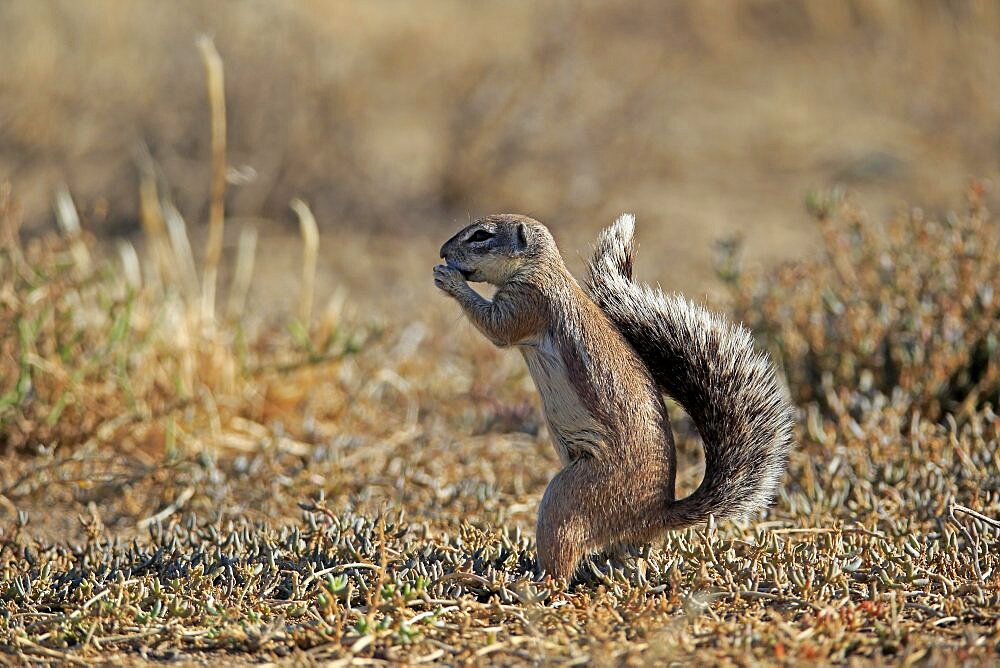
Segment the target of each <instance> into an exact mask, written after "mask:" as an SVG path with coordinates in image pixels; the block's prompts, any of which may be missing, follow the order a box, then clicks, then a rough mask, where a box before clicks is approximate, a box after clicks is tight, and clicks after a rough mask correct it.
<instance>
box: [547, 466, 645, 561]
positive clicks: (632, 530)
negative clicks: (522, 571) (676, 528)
mask: <svg viewBox="0 0 1000 668" xmlns="http://www.w3.org/2000/svg"><path fill="white" fill-rule="evenodd" d="M648 481H649V479H648V477H647V476H643V475H636V472H626V471H623V470H622V468H621V467H616V466H613V465H611V464H609V463H605V462H602V461H600V460H598V459H593V458H586V459H578V460H576V461H574V462H573V463H571V464H569V465H568V466H566V467H565V468H564V469H563V470H562V471H560V472H559V473H558V474H556V476H555V477H554V478H552V481H551V482H549V486H548V487H547V488H546V490H545V496H543V497H542V503H541V505H540V506H539V508H538V527H537V530H536V537H535V542H536V544H537V549H538V566H539V569H540V570H541V571H543V572H544V573H547V574H549V575H551V576H553V577H556V578H562V579H566V580H570V579H572V577H573V575H574V573H575V572H576V569H577V567H578V566H579V564H580V560H581V559H582V558H583V557H585V556H586V555H588V554H590V553H591V552H593V551H595V550H598V549H600V548H603V547H605V546H608V545H612V544H615V543H628V544H632V545H636V544H642V543H646V542H649V541H650V540H652V539H653V538H654V537H655V536H656V535H657V534H658V533H659V531H658V525H659V523H658V522H657V521H656V520H658V519H659V516H660V514H661V510H660V509H661V508H662V506H663V503H664V494H663V491H662V490H658V489H656V486H652V487H651V486H650V485H648V484H646V483H648Z"/></svg>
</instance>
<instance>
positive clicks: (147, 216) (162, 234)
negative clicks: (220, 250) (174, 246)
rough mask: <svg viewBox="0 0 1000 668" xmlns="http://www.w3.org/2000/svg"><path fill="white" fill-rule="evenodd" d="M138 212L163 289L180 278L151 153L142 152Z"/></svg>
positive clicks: (141, 150) (140, 156)
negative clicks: (172, 260) (161, 204)
mask: <svg viewBox="0 0 1000 668" xmlns="http://www.w3.org/2000/svg"><path fill="white" fill-rule="evenodd" d="M139 171H140V174H141V176H140V177H139V211H140V218H141V220H142V227H143V230H144V231H145V233H146V238H147V239H149V255H151V256H152V258H153V267H154V268H155V271H156V278H157V280H158V282H159V284H160V285H161V286H165V285H166V284H167V283H169V282H171V281H173V280H174V279H176V278H177V274H178V272H177V267H175V266H173V264H172V262H171V258H170V253H169V251H168V250H167V248H168V242H167V234H166V231H165V229H164V223H163V218H164V216H163V209H162V207H161V206H160V195H159V192H158V189H157V187H156V176H155V170H154V167H153V159H152V157H150V155H149V151H148V149H146V148H145V147H142V148H141V149H140V150H139Z"/></svg>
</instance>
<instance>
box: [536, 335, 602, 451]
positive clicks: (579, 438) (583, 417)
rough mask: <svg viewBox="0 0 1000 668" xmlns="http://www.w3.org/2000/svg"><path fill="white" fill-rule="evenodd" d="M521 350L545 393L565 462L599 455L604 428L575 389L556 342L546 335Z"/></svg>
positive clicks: (550, 421)
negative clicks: (536, 342) (585, 456)
mask: <svg viewBox="0 0 1000 668" xmlns="http://www.w3.org/2000/svg"><path fill="white" fill-rule="evenodd" d="M521 353H522V354H523V355H524V361H525V362H527V364H528V371H529V372H530V373H531V377H532V379H533V380H534V381H535V387H537V388H538V393H539V394H540V395H541V397H542V409H543V410H544V412H545V421H546V422H547V423H548V425H549V432H550V433H551V434H552V441H553V444H554V445H555V447H556V452H557V453H558V455H559V460H560V461H561V462H562V463H563V465H566V464H568V463H570V462H571V461H573V460H575V459H578V458H579V457H581V456H583V455H587V454H589V455H592V456H596V455H597V454H598V453H599V450H600V448H601V446H602V443H603V441H604V437H603V430H602V429H601V425H600V423H599V422H598V421H597V420H596V419H594V416H593V415H592V414H591V413H590V411H589V410H587V408H586V407H585V406H584V405H583V403H582V402H581V401H580V397H579V395H578V394H577V392H576V391H575V390H574V389H573V385H572V384H571V383H570V379H569V373H568V370H567V369H566V363H565V362H564V361H563V358H562V356H561V355H560V354H559V350H558V348H557V347H556V345H555V343H554V342H553V341H552V340H551V339H550V338H548V337H545V338H543V339H542V340H541V341H540V342H539V343H538V344H537V345H531V346H523V347H522V348H521Z"/></svg>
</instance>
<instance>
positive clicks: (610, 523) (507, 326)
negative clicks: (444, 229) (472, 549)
mask: <svg viewBox="0 0 1000 668" xmlns="http://www.w3.org/2000/svg"><path fill="white" fill-rule="evenodd" d="M441 257H442V258H444V259H445V260H446V261H447V264H445V265H438V266H437V267H435V268H434V279H435V284H436V285H437V286H438V287H439V288H440V289H442V290H443V291H444V292H446V293H447V294H449V295H450V296H452V297H453V298H454V299H455V300H456V301H457V302H458V303H459V304H460V305H461V306H462V308H463V310H464V311H465V314H466V315H467V316H468V318H469V320H470V321H471V322H472V323H473V324H474V325H475V326H476V327H477V328H478V329H479V330H480V331H481V332H482V333H483V334H484V335H485V336H486V337H487V338H489V339H490V340H491V341H492V342H493V343H495V344H496V345H498V346H517V347H518V349H519V350H520V351H521V353H522V355H523V356H524V358H525V361H526V362H527V364H528V368H529V371H530V372H531V375H532V378H533V379H534V381H535V384H536V386H537V387H538V390H539V393H540V395H541V397H542V405H543V410H544V412H545V416H546V420H547V422H548V425H549V431H550V433H551V434H552V437H553V441H554V443H555V446H556V450H557V452H558V453H559V456H560V459H561V461H562V463H563V469H562V470H561V471H560V472H559V473H558V474H557V475H556V476H555V477H554V478H553V479H552V481H551V482H550V483H549V486H548V488H547V489H546V491H545V495H544V497H543V498H542V502H541V505H540V507H539V513H538V526H537V544H538V559H539V566H540V568H541V569H542V570H543V571H544V572H546V573H548V574H551V575H553V576H555V577H558V578H567V579H568V578H571V577H572V575H573V573H574V572H575V570H576V568H577V565H578V564H579V562H580V559H581V558H582V557H584V556H585V555H586V554H588V553H589V552H591V551H593V550H596V549H599V548H601V547H604V546H607V545H609V544H613V543H643V542H648V541H649V540H651V539H653V538H654V537H656V536H657V535H658V534H660V533H662V532H663V531H664V530H666V529H668V528H673V527H676V526H678V525H679V522H678V519H679V518H678V516H677V514H676V513H675V512H672V511H673V510H680V509H679V508H677V506H678V505H679V504H677V502H675V501H674V477H675V468H676V466H675V453H674V442H673V436H672V434H671V431H670V424H669V420H668V418H667V413H666V410H665V408H664V404H663V398H662V396H661V394H660V389H659V387H658V385H657V380H656V379H655V378H654V375H653V374H652V373H651V371H650V369H649V368H648V367H647V365H646V363H644V361H643V359H642V358H640V356H639V354H638V353H637V352H636V349H635V348H634V347H633V345H632V344H630V342H629V341H627V340H626V339H625V337H624V336H623V334H622V332H621V331H620V330H619V328H618V326H617V325H616V324H615V323H614V322H612V320H610V319H609V318H608V316H607V315H606V314H605V312H604V311H602V309H601V308H600V307H598V305H597V304H595V303H594V301H593V300H592V299H591V298H590V297H588V295H587V294H586V293H585V292H584V291H583V289H582V288H581V287H580V285H579V284H578V283H577V281H576V280H575V279H574V278H573V276H572V275H571V274H570V273H569V271H568V270H567V269H566V266H565V264H564V263H563V260H562V257H561V256H560V254H559V251H558V249H557V248H556V244H555V241H554V240H553V238H552V235H551V234H550V233H549V231H548V230H547V229H546V228H545V226H544V225H542V224H541V223H538V222H537V221H534V220H532V219H530V218H526V217H524V216H517V215H512V214H503V215H496V216H489V217H487V218H483V219H482V220H479V221H477V222H476V223H474V224H472V225H470V226H468V227H466V228H465V229H463V230H462V231H460V232H459V233H458V234H456V235H455V236H454V237H452V238H451V239H449V240H448V241H447V242H446V243H445V244H444V246H443V247H442V248H441ZM630 258H631V256H630V255H629V260H628V261H629V262H630V261H631V260H630ZM466 279H468V280H473V281H485V282H489V283H492V284H493V285H496V286H497V291H496V294H495V295H494V297H493V299H492V300H488V299H485V298H484V297H482V296H481V295H479V294H478V293H477V292H476V291H474V290H473V289H472V288H471V287H469V285H468V283H467V282H466ZM688 523H689V522H688Z"/></svg>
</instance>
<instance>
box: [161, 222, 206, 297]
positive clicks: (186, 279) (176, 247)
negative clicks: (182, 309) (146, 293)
mask: <svg viewBox="0 0 1000 668" xmlns="http://www.w3.org/2000/svg"><path fill="white" fill-rule="evenodd" d="M163 219H164V221H165V222H166V224H167V234H168V236H169V237H170V248H171V250H172V252H173V257H174V262H175V263H176V266H177V274H178V279H179V281H180V284H181V286H182V289H183V290H184V294H185V296H186V297H187V299H188V303H189V304H194V303H195V300H196V299H197V297H198V269H197V267H195V264H194V254H193V253H192V252H191V241H190V239H189V238H188V234H187V225H185V223H184V218H182V217H181V214H180V212H179V211H178V210H177V207H175V206H174V205H173V204H169V203H168V204H166V205H165V206H164V207H163Z"/></svg>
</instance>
